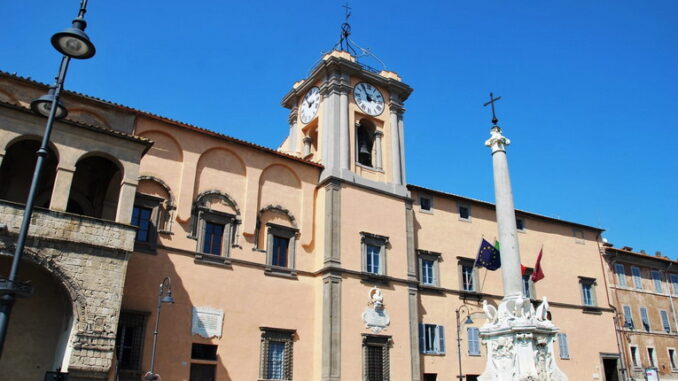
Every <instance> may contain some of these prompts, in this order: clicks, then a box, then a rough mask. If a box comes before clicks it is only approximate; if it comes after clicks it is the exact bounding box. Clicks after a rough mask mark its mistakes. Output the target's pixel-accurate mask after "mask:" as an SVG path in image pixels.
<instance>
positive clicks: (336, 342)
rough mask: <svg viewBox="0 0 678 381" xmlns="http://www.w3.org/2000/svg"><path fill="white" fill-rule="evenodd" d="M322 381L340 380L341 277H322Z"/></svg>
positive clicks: (328, 275) (335, 275) (332, 275)
mask: <svg viewBox="0 0 678 381" xmlns="http://www.w3.org/2000/svg"><path fill="white" fill-rule="evenodd" d="M321 373H322V374H321V379H322V381H339V380H341V275H340V274H334V273H326V274H325V275H323V337H322V366H321Z"/></svg>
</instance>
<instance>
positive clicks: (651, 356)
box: [645, 345, 657, 368]
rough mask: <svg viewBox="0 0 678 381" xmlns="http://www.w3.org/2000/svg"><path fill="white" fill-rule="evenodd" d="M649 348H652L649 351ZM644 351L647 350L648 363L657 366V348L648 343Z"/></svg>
mask: <svg viewBox="0 0 678 381" xmlns="http://www.w3.org/2000/svg"><path fill="white" fill-rule="evenodd" d="M650 350H652V352H651V353H650ZM645 351H646V352H647V360H648V362H649V363H650V367H651V368H657V348H655V347H654V346H653V345H648V346H646V347H645Z"/></svg>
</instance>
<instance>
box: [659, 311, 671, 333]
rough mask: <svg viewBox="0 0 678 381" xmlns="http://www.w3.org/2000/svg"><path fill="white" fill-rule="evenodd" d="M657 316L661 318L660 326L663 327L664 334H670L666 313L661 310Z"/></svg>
mask: <svg viewBox="0 0 678 381" xmlns="http://www.w3.org/2000/svg"><path fill="white" fill-rule="evenodd" d="M659 316H661V318H662V326H663V327H664V332H666V333H671V324H670V323H669V314H668V312H666V311H664V310H661V311H659Z"/></svg>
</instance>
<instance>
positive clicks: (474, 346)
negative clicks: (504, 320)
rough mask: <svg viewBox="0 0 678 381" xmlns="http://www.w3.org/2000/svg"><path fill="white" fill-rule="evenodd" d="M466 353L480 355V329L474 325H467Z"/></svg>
mask: <svg viewBox="0 0 678 381" xmlns="http://www.w3.org/2000/svg"><path fill="white" fill-rule="evenodd" d="M466 332H467V334H468V354H469V355H471V356H480V330H479V329H478V328H476V327H468V328H467V329H466Z"/></svg>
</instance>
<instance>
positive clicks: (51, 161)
mask: <svg viewBox="0 0 678 381" xmlns="http://www.w3.org/2000/svg"><path fill="white" fill-rule="evenodd" d="M38 148H40V142H39V141H37V140H32V139H25V140H19V141H18V142H15V143H13V144H12V145H11V146H10V147H9V148H8V149H7V152H6V153H5V157H4V159H3V160H2V167H0V199H3V200H9V201H13V202H20V203H25V202H26V199H27V198H28V191H29V190H30V188H31V181H32V180H33V170H34V169H35V163H36V161H37V159H38V157H37V155H36V152H37V151H38ZM57 162H58V160H57V156H56V154H55V153H54V151H53V150H52V149H51V148H49V149H48V154H47V160H46V161H45V165H44V166H43V169H42V182H41V183H40V184H39V188H38V193H37V197H36V199H35V205H36V206H40V207H45V208H46V207H48V206H49V202H50V199H51V198H52V188H54V178H55V177H56V167H57Z"/></svg>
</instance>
